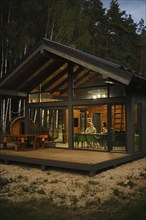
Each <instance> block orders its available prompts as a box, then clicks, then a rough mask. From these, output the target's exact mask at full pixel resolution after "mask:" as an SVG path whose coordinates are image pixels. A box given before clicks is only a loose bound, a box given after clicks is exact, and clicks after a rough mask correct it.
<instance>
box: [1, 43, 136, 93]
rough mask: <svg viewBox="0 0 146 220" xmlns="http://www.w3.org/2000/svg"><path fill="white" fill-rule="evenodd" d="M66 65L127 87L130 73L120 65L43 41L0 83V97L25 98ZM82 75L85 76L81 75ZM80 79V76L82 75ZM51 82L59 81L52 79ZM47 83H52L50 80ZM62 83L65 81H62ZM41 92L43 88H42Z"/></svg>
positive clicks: (130, 76)
mask: <svg viewBox="0 0 146 220" xmlns="http://www.w3.org/2000/svg"><path fill="white" fill-rule="evenodd" d="M66 63H73V64H74V65H76V66H77V65H78V66H79V67H80V68H79V69H80V71H83V70H82V67H84V68H86V71H85V72H86V73H87V72H88V69H90V70H92V71H95V72H97V73H100V74H102V75H103V76H104V78H110V79H112V80H113V81H117V82H119V83H121V84H123V85H129V84H130V82H131V80H132V78H133V75H134V73H133V72H132V71H127V70H125V69H123V68H122V67H121V66H120V65H117V64H114V63H111V62H108V61H106V60H104V59H101V58H98V57H95V56H92V55H90V54H87V53H84V52H82V51H79V50H76V49H74V48H71V47H68V46H64V45H62V44H59V43H56V42H53V41H50V40H47V39H43V40H42V41H41V43H40V44H39V45H38V46H37V47H35V49H33V50H32V51H30V52H29V53H28V54H27V55H26V56H25V57H24V58H23V59H22V60H21V61H20V63H19V64H17V65H16V66H15V67H14V68H13V70H11V71H10V72H8V73H7V74H6V75H5V76H4V77H2V78H1V79H0V94H1V95H4V94H5V95H9V94H10V95H12V94H13V95H15V94H16V96H24V97H25V96H26V94H28V93H29V92H30V91H32V89H34V88H35V87H36V86H38V85H39V84H40V83H41V82H42V81H43V80H45V79H47V77H51V74H52V73H56V72H57V71H60V72H61V71H62V72H61V74H60V77H61V76H63V74H64V72H65V71H66V69H67V67H65V68H66V69H63V68H64V66H65V64H66ZM84 75H85V73H84ZM82 76H83V75H82ZM54 80H56V81H57V80H59V79H58V78H57V76H56V77H54ZM49 82H51V83H53V79H52V80H50V81H49ZM64 82H66V81H64ZM44 88H45V86H44ZM12 91H13V92H12Z"/></svg>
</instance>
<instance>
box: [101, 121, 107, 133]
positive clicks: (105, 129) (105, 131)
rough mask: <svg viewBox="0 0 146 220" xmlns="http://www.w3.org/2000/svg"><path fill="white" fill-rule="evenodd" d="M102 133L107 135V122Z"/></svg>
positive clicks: (104, 123)
mask: <svg viewBox="0 0 146 220" xmlns="http://www.w3.org/2000/svg"><path fill="white" fill-rule="evenodd" d="M102 133H104V134H106V133H107V125H106V122H103V125H102Z"/></svg>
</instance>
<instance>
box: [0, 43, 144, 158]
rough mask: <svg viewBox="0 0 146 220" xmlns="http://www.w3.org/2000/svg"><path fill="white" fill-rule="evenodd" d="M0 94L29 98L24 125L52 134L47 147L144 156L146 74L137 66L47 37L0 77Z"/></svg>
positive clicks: (24, 128) (25, 128)
mask: <svg viewBox="0 0 146 220" xmlns="http://www.w3.org/2000/svg"><path fill="white" fill-rule="evenodd" d="M0 96H1V99H3V98H4V97H6V96H7V97H12V96H18V97H20V98H21V99H24V100H25V115H23V116H25V120H24V121H23V129H22V126H20V127H21V129H22V130H23V133H26V134H29V133H32V132H34V133H37V134H43V133H44V134H46V133H48V134H49V135H50V136H52V142H53V144H50V141H49V142H48V143H47V141H46V143H45V144H46V146H47V147H49V146H51V147H54V148H56V149H58V148H59V149H62V148H64V149H70V150H76V149H78V150H80V149H81V150H85V151H97V152H99V151H102V152H111V153H113V152H118V153H128V154H131V155H132V156H133V158H140V157H143V156H146V77H144V76H142V75H141V74H139V73H137V72H135V71H133V70H128V69H126V68H124V67H122V66H120V65H117V64H114V63H111V62H108V61H106V60H103V59H101V58H98V57H95V56H92V55H90V54H87V53H84V52H82V51H79V50H76V49H74V48H70V47H68V46H64V45H62V44H59V43H56V42H53V41H50V40H47V39H43V40H42V41H41V43H40V44H39V45H37V46H36V47H35V48H34V49H33V50H31V51H30V52H29V53H28V54H27V55H26V56H25V57H24V58H23V59H22V60H21V61H20V63H19V64H18V65H17V66H15V67H14V69H13V70H11V71H10V72H9V73H8V74H6V75H5V76H4V77H2V78H1V79H0ZM30 121H33V124H35V126H34V127H35V129H34V130H33V131H32V126H31V124H30V123H29V122H30ZM89 122H92V123H93V124H94V127H95V128H96V134H94V135H93V134H86V133H85V130H86V128H87V126H88V123H89ZM103 123H104V124H105V125H106V129H107V132H103V130H102V126H103ZM21 125H22V123H21ZM19 132H20V133H21V132H22V131H19Z"/></svg>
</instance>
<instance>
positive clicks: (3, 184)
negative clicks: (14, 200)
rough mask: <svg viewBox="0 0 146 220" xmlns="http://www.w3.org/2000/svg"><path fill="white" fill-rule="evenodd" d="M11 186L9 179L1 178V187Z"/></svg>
mask: <svg viewBox="0 0 146 220" xmlns="http://www.w3.org/2000/svg"><path fill="white" fill-rule="evenodd" d="M7 184H9V180H8V179H7V178H2V177H0V187H4V186H6V185H7Z"/></svg>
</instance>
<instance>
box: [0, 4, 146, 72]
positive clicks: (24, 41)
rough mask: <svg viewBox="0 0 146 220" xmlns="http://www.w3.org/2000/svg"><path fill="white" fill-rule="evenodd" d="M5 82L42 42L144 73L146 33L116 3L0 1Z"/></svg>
mask: <svg viewBox="0 0 146 220" xmlns="http://www.w3.org/2000/svg"><path fill="white" fill-rule="evenodd" d="M0 7H1V9H0V10H1V24H0V25H1V36H0V38H1V39H0V41H1V45H0V51H1V52H0V65H1V73H0V76H3V75H4V74H5V73H6V72H7V71H8V70H9V69H10V68H11V67H12V66H13V65H14V64H15V63H16V61H17V60H18V59H20V58H21V57H22V56H23V55H24V54H25V53H26V52H27V51H28V50H29V49H30V48H32V47H33V46H34V45H35V44H36V43H37V42H38V41H40V40H41V39H42V38H44V37H45V38H48V39H50V40H53V41H56V42H60V43H62V44H65V45H68V46H71V47H74V48H77V49H79V50H83V51H85V52H87V53H91V54H94V55H95V56H98V57H101V58H104V59H107V60H109V61H112V62H114V63H118V64H121V65H123V66H125V67H128V68H130V69H134V70H136V71H138V72H141V73H143V74H144V73H146V27H145V26H144V21H143V19H141V21H140V22H139V24H137V23H134V21H133V19H132V16H131V15H127V14H126V11H121V10H120V6H119V3H118V0H111V2H110V8H109V9H108V10H106V9H105V8H103V4H102V1H101V0H78V1H76V0H72V1H71V0H55V1H54V0H7V1H5V0H1V2H0Z"/></svg>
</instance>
